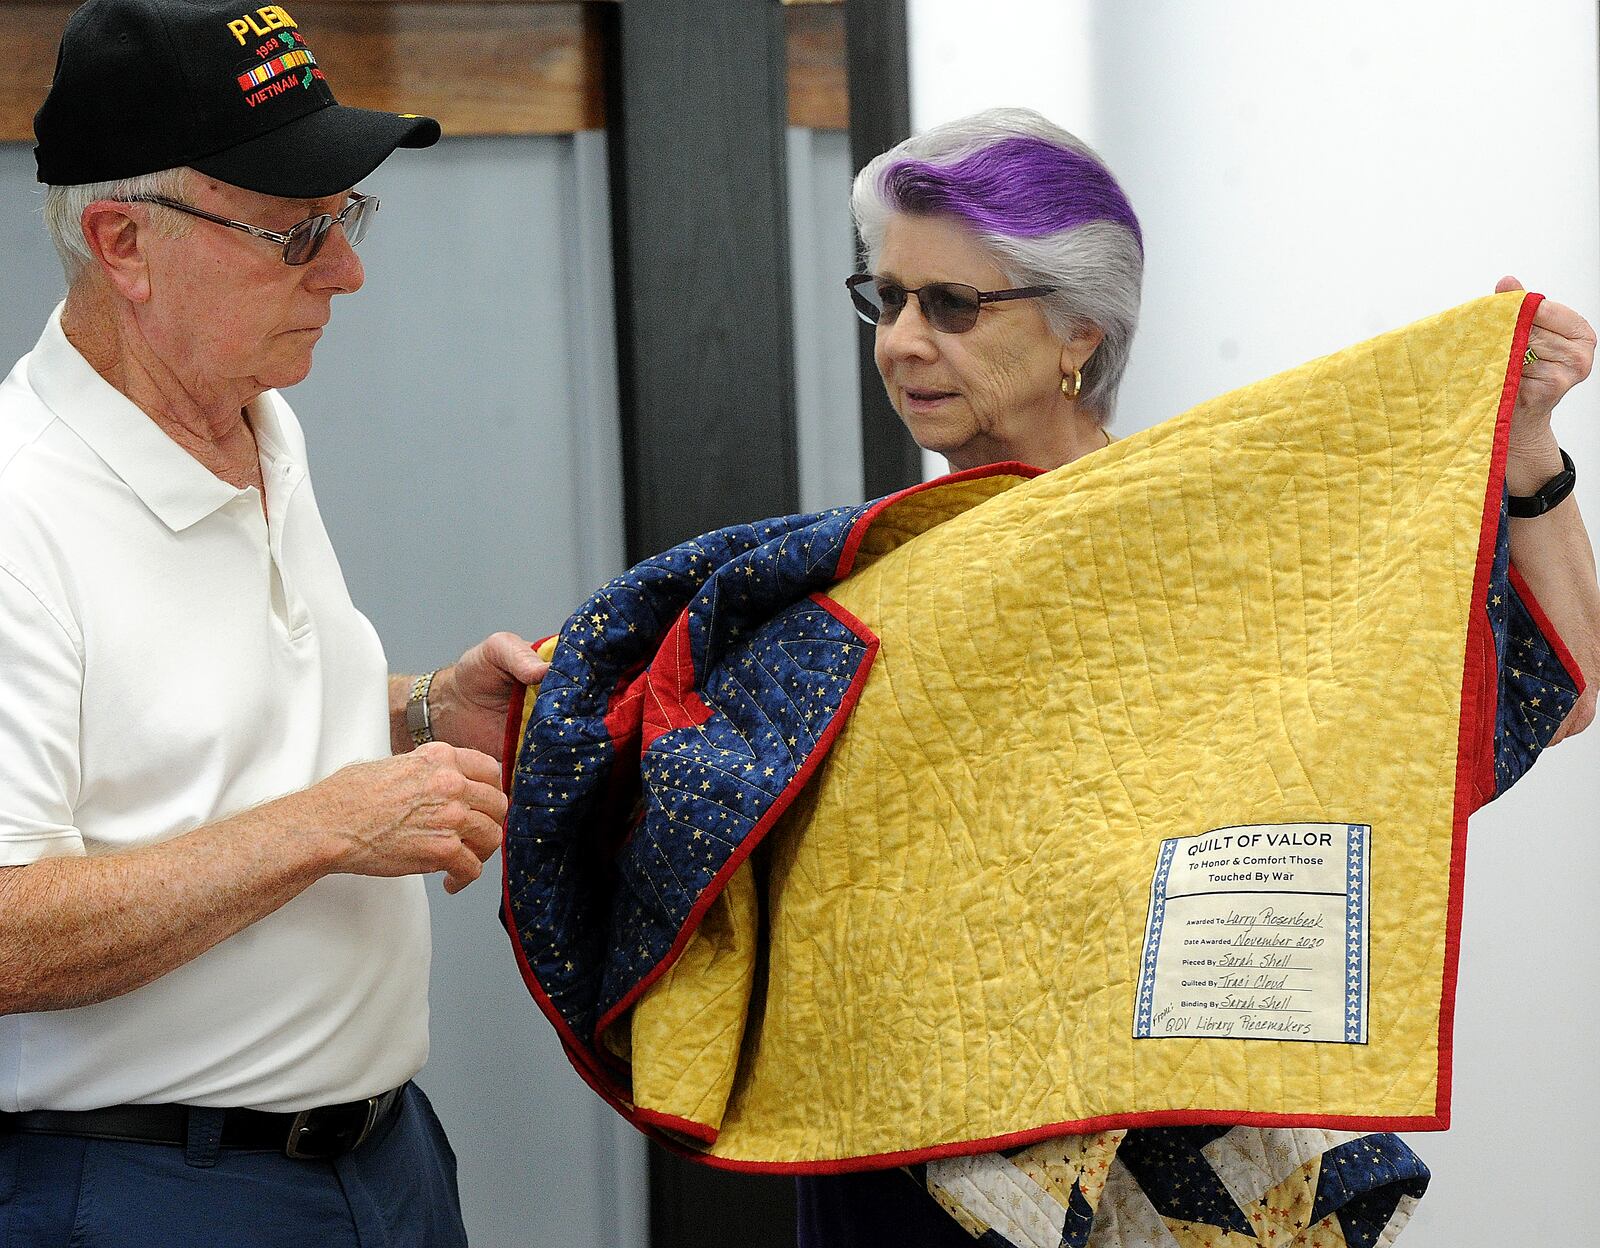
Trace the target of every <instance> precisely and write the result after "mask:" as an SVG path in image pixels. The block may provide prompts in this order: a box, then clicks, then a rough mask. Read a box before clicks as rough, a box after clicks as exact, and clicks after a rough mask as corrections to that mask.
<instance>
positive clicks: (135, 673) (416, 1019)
mask: <svg viewBox="0 0 1600 1248" xmlns="http://www.w3.org/2000/svg"><path fill="white" fill-rule="evenodd" d="M249 410H250V421H251V425H252V426H253V428H254V429H255V432H256V437H257V440H258V441H259V443H260V448H261V470H262V475H263V478H264V480H265V481H266V483H267V508H268V514H267V515H266V516H265V517H263V515H262V510H261V497H260V495H259V494H258V493H257V492H256V490H255V489H253V488H251V489H243V490H240V489H235V488H234V487H233V486H231V485H229V484H227V483H226V482H224V481H222V480H220V479H219V478H218V477H216V476H214V475H213V474H212V473H211V472H210V471H208V470H207V469H206V468H204V467H202V466H201V465H200V463H199V462H198V461H197V460H195V459H194V458H192V457H191V456H190V455H189V454H188V453H187V452H186V451H184V450H183V449H182V448H181V447H179V446H178V444H177V443H175V442H173V441H172V440H171V439H170V438H169V437H167V435H166V434H164V433H163V432H161V430H160V429H158V428H157V427H156V425H155V424H154V423H153V422H152V421H151V420H150V419H149V417H147V416H146V415H145V414H144V413H143V412H141V411H140V410H139V409H138V408H137V407H135V406H134V405H133V404H132V403H131V402H129V401H128V400H127V399H126V398H125V397H123V395H122V394H120V393H119V392H118V391H116V390H115V389H113V388H112V387H111V386H110V385H109V384H107V382H106V381H105V380H104V379H103V378H101V377H100V376H99V374H97V373H96V372H95V371H94V370H93V369H92V368H91V367H90V366H89V364H88V363H87V362H86V361H85V360H84V358H83V357H82V356H81V355H80V354H79V353H78V352H77V350H76V349H75V348H74V347H73V346H72V344H71V343H69V342H68V341H67V338H66V335H65V334H64V333H63V332H62V330H61V310H60V309H59V308H57V309H56V312H55V314H54V315H53V316H52V317H51V318H50V323H49V325H48V327H47V328H46V329H45V331H44V335H43V336H42V337H41V338H40V339H39V343H38V345H37V346H36V347H35V348H34V349H33V351H32V352H31V353H29V354H28V355H26V356H24V357H23V358H22V360H21V361H20V362H19V363H18V364H17V366H16V368H15V369H13V370H12V372H11V375H10V376H9V377H8V378H7V379H6V380H5V382H4V383H3V384H0V866H20V865H25V864H27V863H31V862H33V861H35V860H37V859H40V858H44V857H47V856H51V855H82V854H107V853H115V852H117V851H119V850H126V849H129V848H131V847H133V846H137V845H149V844H152V843H154V842H158V841H163V840H166V839H167V838H169V837H174V836H178V835H180V834H182V833H184V832H187V831H190V830H192V829H194V828H197V827H199V826H201V825H202V824H206V823H210V822H213V821H215V820H217V819H221V818H224V817H226V816H228V815H231V814H235V813H237V812H238V811H240V810H243V809H245V808H247V807H250V806H253V805H256V804H258V803H260V802H263V801H266V800H267V799H269V798H273V797H279V796H281V795H283V794H286V793H290V792H294V791H296V790H299V789H303V788H305V787H307V786H308V785H311V784H313V783H315V782H316V781H318V780H320V779H322V778H323V777H325V776H327V775H329V774H330V773H331V772H333V771H335V770H337V769H338V768H340V767H342V766H344V765H345V764H346V763H351V762H357V761H362V760H367V759H374V758H380V757H383V756H386V755H387V754H388V753H389V714H388V693H387V670H386V665H385V662H384V655H383V648H382V646H381V645H380V643H379V641H378V637H377V634H376V633H375V632H374V631H373V629H372V625H371V624H369V623H368V622H367V620H366V618H365V617H364V616H362V614H361V613H360V612H359V611H357V610H356V608H355V606H354V605H353V604H352V603H351V601H350V594H349V591H348V590H347V589H346V588H345V583H344V574H343V573H342V572H341V571H340V569H339V563H338V560H337V559H336V558H335V557H334V553H333V547H332V546H331V545H330V544H329V542H328V535H327V531H326V530H325V529H324V528H323V524H322V518H321V516H320V515H319V514H318V512H317V503H316V498H315V496H314V495H313V494H312V491H311V480H310V478H309V476H308V475H307V472H306V451H305V440H304V437H303V436H302V434H301V432H300V426H299V424H298V423H297V422H296V421H295V418H294V415H293V413H291V412H290V410H289V408H288V405H287V404H286V403H284V401H283V400H282V399H281V398H280V397H279V396H278V395H277V394H275V393H268V394H265V395H263V396H261V398H259V399H257V400H256V401H255V402H254V403H253V404H252V405H251V407H250V409H249ZM428 960H429V929H428V915H427V898H426V895H425V893H424V891H423V884H422V881H421V880H420V879H419V878H416V877H410V878H405V879H393V880H391V879H368V878H365V877H359V876H351V875H335V876H329V877H327V878H325V879H322V880H320V881H318V882H317V883H316V884H313V885H312V886H311V887H310V888H308V889H307V890H306V891H305V892H304V893H302V894H301V895H300V896H298V897H296V898H295V899H294V900H292V901H290V902H289V903H288V904H287V905H285V906H284V907H282V908H281V909H280V910H278V911H276V912H275V913H273V914H271V915H269V916H267V917H266V918H264V919H262V920H261V921H260V922H258V923H255V924H253V925H252V926H250V927H249V928H247V929H245V930H244V931H242V932H240V933H239V934H237V935H235V936H233V937H231V938H230V939H228V940H225V941H223V942H222V943H221V944H219V945H217V946H216V947H215V948H213V949H212V950H210V951H209V952H208V953H205V954H202V955H201V956H200V957H198V958H196V959H195V960H194V961H192V962H190V963H188V964H187V965H185V966H182V967H179V968H178V969H177V970H175V971H172V972H171V973H170V974H167V975H164V976H162V977H161V978H160V979H158V980H156V981H155V982H154V983H151V984H147V985H146V986H144V987H143V988H140V989H137V990H136V991H134V992H130V993H127V994H126V995H124V996H121V997H117V998H115V999H113V1000H110V1001H103V1002H101V1003H99V1004H97V1005H91V1006H86V1007H83V1008H81V1009H74V1010H58V1011H50V1012H45V1013H38V1014H21V1015H12V1016H9V1017H4V1018H0V1110H18V1109H37V1108H46V1109H90V1108H96V1107H100V1106H105V1105H117V1104H126V1103H136V1102H142V1103H150V1102H163V1101H185V1102H189V1103H192V1104H200V1105H230V1106H253V1107H256V1108H261V1109H272V1110H294V1109H303V1108H305V1107H307V1106H310V1105H320V1104H328V1103H332V1102H337V1101H347V1100H353V1099H356V1098H358V1097H364V1096H369V1095H372V1094H373V1093H376V1092H380V1091H382V1090H384V1089H386V1088H391V1087H394V1086H396V1085H397V1084H400V1083H403V1082H405V1080H406V1079H408V1078H410V1077H411V1075H413V1074H414V1073H416V1071H417V1070H418V1068H419V1067H421V1065H422V1063H423V1060H424V1058H425V1057H426V1056H427V1047H428V1041H427V1037H428V1004H427V985H428Z"/></svg>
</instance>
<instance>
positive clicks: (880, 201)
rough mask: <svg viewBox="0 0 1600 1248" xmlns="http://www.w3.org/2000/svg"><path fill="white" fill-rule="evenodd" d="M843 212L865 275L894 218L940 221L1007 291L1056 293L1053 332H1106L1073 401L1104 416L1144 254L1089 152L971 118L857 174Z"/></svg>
mask: <svg viewBox="0 0 1600 1248" xmlns="http://www.w3.org/2000/svg"><path fill="white" fill-rule="evenodd" d="M850 212H851V215H852V216H853V217H854V219H855V224H856V230H857V232H858V233H859V234H860V236H861V241H862V249H863V253H864V256H863V259H864V260H865V263H866V267H867V268H869V269H870V268H872V267H873V266H875V265H876V263H877V259H878V254H879V252H880V251H881V250H882V248H883V240H884V235H885V232H886V231H887V229H888V224H889V220H890V218H891V217H892V216H893V215H894V214H896V213H908V214H910V215H913V216H926V215H935V214H949V215H953V216H955V217H957V218H958V219H960V220H961V222H962V224H963V225H964V226H966V227H967V228H968V229H970V230H971V232H972V234H973V236H974V237H975V238H976V239H977V241H978V242H979V243H980V244H981V245H982V246H983V247H984V248H985V249H986V250H987V251H988V252H989V254H990V255H991V256H992V257H993V258H994V260H995V263H996V264H997V265H998V266H999V267H1000V269H1001V270H1002V271H1003V272H1004V273H1005V275H1006V278H1007V280H1008V281H1010V282H1011V283H1012V284H1013V285H1015V286H1054V287H1056V288H1057V289H1056V292H1055V293H1054V294H1052V295H1048V296H1046V297H1045V298H1044V299H1043V300H1041V303H1042V304H1043V307H1044V312H1045V318H1046V321H1047V322H1048V324H1049V325H1050V328H1051V330H1052V331H1053V332H1054V333H1056V334H1057V335H1058V336H1059V337H1061V338H1062V339H1067V338H1071V337H1074V336H1075V335H1076V334H1078V333H1081V332H1082V330H1083V329H1084V328H1085V327H1086V326H1094V327H1095V328H1097V329H1099V330H1100V331H1101V333H1102V334H1103V335H1104V338H1103V339H1102V341H1101V343H1100V346H1099V347H1098V348H1096V350H1095V352H1094V354H1093V355H1092V356H1090V358H1089V360H1088V362H1087V363H1086V364H1085V365H1084V369H1083V392H1082V395H1081V397H1080V398H1079V400H1078V402H1079V403H1080V404H1081V405H1082V406H1083V408H1084V409H1085V410H1087V411H1089V412H1092V413H1094V414H1095V415H1097V416H1098V417H1099V418H1100V420H1101V422H1102V423H1104V422H1105V421H1106V420H1109V419H1110V417H1111V413H1112V410H1113V408H1114V407H1115V405H1116V398H1117V390H1118V388H1119V387H1120V386H1121V385H1122V375H1123V371H1124V370H1125V369H1126V368H1127V365H1128V354H1129V351H1130V349H1131V348H1132V345H1133V334H1134V330H1135V329H1136V328H1137V327H1138V323H1139V297H1140V287H1141V285H1142V283H1143V280H1144V247H1143V243H1142V241H1141V237H1140V233H1139V225H1138V221H1137V219H1136V218H1135V217H1134V215H1133V209H1132V207H1131V206H1130V205H1129V204H1128V202H1127V197H1126V195H1124V194H1123V192H1122V188H1121V187H1120V186H1118V185H1117V182H1116V179H1115V178H1114V177H1113V176H1112V174H1111V171H1110V169H1108V168H1107V167H1106V164H1105V162H1104V161H1103V160H1101V159H1100V157H1099V155H1098V154H1096V152H1095V151H1094V149H1093V148H1091V147H1090V146H1089V145H1088V144H1087V143H1085V142H1083V141H1082V140H1081V139H1079V138H1077V137H1075V136H1074V135H1071V134H1069V133H1067V131H1065V130H1063V129H1061V127H1059V126H1057V125H1055V124H1054V123H1052V122H1050V121H1048V120H1046V119H1045V118H1044V117H1042V116H1040V115H1039V114H1038V113H1036V112H1033V111H1032V110H1030V109H1025V108H995V109H989V110H988V111H986V112H981V113H974V114H973V115H972V116H970V117H963V118H961V119H960V120H957V121H952V122H947V123H945V124H944V125H941V126H935V127H934V128H932V129H931V130H927V131H924V132H923V133H922V134H918V135H913V136H912V137H911V138H909V139H907V140H906V141H905V142H903V143H900V144H898V145H897V146H895V147H893V148H891V149H890V150H889V151H887V152H884V153H883V154H882V155H881V156H877V157H875V158H874V159H873V160H872V161H870V162H869V163H868V164H867V166H866V167H865V168H864V169H862V170H861V172H860V173H858V174H857V175H856V180H855V185H854V186H853V187H852V188H851V193H850Z"/></svg>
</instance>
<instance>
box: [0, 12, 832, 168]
mask: <svg viewBox="0 0 1600 1248" xmlns="http://www.w3.org/2000/svg"><path fill="white" fill-rule="evenodd" d="M752 2H756V0H752ZM74 7H76V5H75V4H73V3H63V2H62V0H0V142H27V143H31V142H32V141H33V114H34V110H36V109H37V108H38V107H39V104H40V102H41V101H42V100H43V99H44V95H45V92H46V91H47V90H48V89H49V86H50V75H51V73H52V72H53V71H54V69H55V62H56V45H57V43H59V42H60V39H61V30H62V28H63V27H64V26H65V25H66V22H67V17H68V15H69V14H70V13H71V12H72V10H73V8H74ZM617 8H618V5H617V4H616V3H615V0H588V2H587V3H574V2H573V0H414V2H411V3H395V2H394V0H300V2H299V3H297V4H295V5H294V8H293V12H294V13H295V15H296V17H297V18H299V19H300V20H301V21H303V22H304V23H305V25H306V28H307V30H308V31H310V32H311V44H312V47H313V48H314V49H315V51H316V54H317V59H318V60H319V61H320V62H321V63H322V65H323V66H324V68H326V69H327V71H328V76H329V78H330V80H331V81H332V82H333V84H334V92H335V94H337V95H338V97H339V101H340V103H343V104H353V105H356V106H357V107H360V108H378V109H383V110H385V111H388V112H408V113H423V114H425V115H426V116H429V117H437V118H438V119H439V122H440V124H441V125H442V126H443V127H444V132H445V133H446V134H448V135H484V134H571V133H573V132H574V131H578V130H594V129H599V128H601V127H603V126H604V125H605V100H604V96H605V91H604V84H603V81H602V79H603V76H604V75H603V63H604V59H605V58H604V54H603V49H602V48H601V46H600V43H601V37H600V34H599V27H600V21H599V19H600V15H601V14H603V13H607V12H611V13H614V12H616V11H617ZM784 15H785V17H786V19H787V21H786V25H787V28H788V40H787V47H788V66H789V96H790V101H791V105H790V113H789V123H790V124H791V125H796V126H810V127H812V128H815V129H828V130H842V129H844V128H845V126H846V124H847V122H848V107H847V103H846V88H845V67H844V21H843V10H842V8H841V7H840V4H839V0H825V2H824V3H810V4H804V5H798V6H796V7H793V8H789V9H787V10H785V14H784Z"/></svg>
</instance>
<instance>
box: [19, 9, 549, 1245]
mask: <svg viewBox="0 0 1600 1248" xmlns="http://www.w3.org/2000/svg"><path fill="white" fill-rule="evenodd" d="M35 128H36V132H37V135H38V140H39V143H38V149H37V155H38V163H39V177H40V180H41V181H42V182H45V183H47V184H49V186H50V189H49V191H48V194H47V205H46V215H47V218H48V224H49V226H50V229H51V231H52V233H53V235H54V238H55V242H56V245H57V247H58V249H59V250H60V252H61V255H62V258H63V261H64V263H65V265H66V268H67V273H68V280H69V290H68V294H67V298H66V301H65V303H64V304H63V305H62V306H61V307H60V308H59V309H57V311H56V313H55V314H54V315H53V316H52V317H51V318H50V321H49V324H48V325H47V326H46V328H45V330H44V333H43V336H42V337H41V338H40V340H39V343H38V345H37V346H36V347H35V349H34V350H33V351H32V352H30V353H29V354H28V355H27V356H26V357H25V358H24V359H23V360H22V361H21V362H20V363H19V364H18V365H17V366H16V368H15V370H14V371H13V372H12V373H11V375H10V377H9V378H8V379H7V380H6V381H5V383H4V385H3V387H0V636H3V637H4V638H5V642H4V649H3V651H0V656H3V657H0V1013H3V1015H4V1017H0V1241H3V1242H5V1243H9V1244H23V1243H26V1244H30V1245H31V1244H57V1243H59V1244H66V1243H67V1242H68V1241H69V1239H70V1241H71V1242H73V1243H79V1242H83V1243H93V1244H137V1245H150V1246H154V1245H161V1246H162V1248H173V1246H175V1245H188V1244H196V1245H198V1244H206V1245H215V1244H222V1243H226V1244H229V1245H231V1246H235V1248H237V1246H240V1245H255V1244H297V1245H299V1244H305V1243H316V1244H318V1245H319V1246H329V1248H331V1246H332V1245H340V1244H351V1245H354V1244H357V1243H359V1244H362V1245H371V1244H384V1245H399V1244H429V1245H438V1244H453V1243H462V1242H464V1239H465V1236H464V1232H463V1230H462V1225H461V1217H460V1209H459V1199H458V1196H457V1193H456V1187H455V1164H454V1158H453V1156H452V1154H451V1153H450V1150H449V1145H448V1144H447V1143H446V1142H445V1140H444V1137H443V1135H442V1133H441V1131H440V1128H439V1125H438V1122H437V1120H436V1119H435V1118H434V1117H433V1115H432V1113H431V1111H430V1109H429V1108H428V1105H427V1101H426V1100H425V1098H424V1097H423V1096H422V1093H421V1092H420V1091H418V1090H417V1089H416V1087H415V1086H414V1085H413V1084H411V1083H410V1079H411V1077H412V1075H414V1074H415V1073H416V1072H417V1070H418V1069H419V1068H420V1067H421V1065H422V1063H423V1060H424V1058H425V1057H426V1056H427V1048H428V1013H427V998H426V991H427V982H428V961H429V930H428V915H427V902H426V898H425V893H424V889H423V884H422V879H421V876H422V875H423V874H425V873H429V872H442V873H444V875H445V877H446V879H445V888H446V890H447V891H449V892H455V891H457V890H459V889H460V888H463V887H465V886H466V885H467V884H469V883H470V882H472V881H473V880H474V879H476V878H477V876H478V875H479V873H480V871H481V869H482V863H483V862H484V861H485V860H486V859H488V858H489V856H490V855H491V854H492V853H493V852H494V850H495V849H496V848H497V847H498V845H499V839H500V824H501V821H502V819H503V816H504V812H505V801H504V798H503V797H502V795H501V793H500V789H499V786H498V768H497V763H496V760H495V758H493V757H491V755H492V754H494V753H497V752H498V750H499V748H500V747H499V736H500V731H501V725H502V723H503V717H504V713H505V707H506V703H507V699H508V691H509V688H510V686H511V684H512V683H513V682H528V681H535V680H537V679H538V678H539V676H540V675H541V674H542V671H543V668H542V665H540V664H538V663H537V662H536V661H535V660H534V659H533V657H532V654H531V651H530V650H529V648H528V646H527V644H526V643H525V642H523V641H521V640H520V639H519V638H516V637H514V636H511V635H510V634H497V635H496V636H494V637H491V638H489V639H488V640H487V641H485V642H483V643H482V644H480V645H478V646H476V647H474V648H473V649H471V650H469V651H468V652H467V653H466V654H465V655H464V656H463V657H462V658H461V659H460V661H459V662H457V663H456V664H454V665H452V666H451V667H448V668H445V669H443V670H442V671H439V672H437V673H434V674H433V675H432V678H431V680H430V678H429V677H424V678H422V679H420V680H416V681H413V680H412V679H411V678H410V677H394V676H388V675H387V672H386V665H385V662H384V655H383V650H382V648H381V646H380V644H379V642H378V638H377V636H376V635H375V634H374V632H373V630H372V627H371V625H369V624H368V622H367V621H366V620H365V619H364V618H363V617H362V615H361V614H360V612H358V611H357V610H356V608H355V607H354V606H353V605H352V604H351V601H350V597H349V594H348V592H347V590H346V588H345V584H344V579H343V576H342V574H341V572H340V569H339V565H338V562H337V561H336V559H335V558H334V553H333V550H332V548H331V546H330V545H329V542H328V536H327V533H326V531H325V530H324V528H323V525H322V521H321V519H320V517H319V515H318V512H317V504H316V499H315V496H314V495H313V492H312V488H311V483H310V479H309V477H308V474H307V467H306V448H305V441H304V438H303V436H302V434H301V431H300V427H299V425H298V424H297V423H296V421H295V418H294V416H293V414H292V413H291V412H290V410H289V407H288V405H287V404H286V403H285V402H284V401H283V399H282V398H281V397H279V395H278V394H277V393H276V390H277V389H278V388H280V387H283V386H289V385H293V384H294V383H296V382H298V381H300V380H301V379H302V378H304V377H305V376H306V374H307V372H308V371H309V370H310V367H311V359H312V353H313V351H314V349H315V347H316V344H317V340H318V339H319V338H320V337H321V334H322V331H323V327H324V326H325V325H326V324H327V322H328V318H329V314H330V305H331V304H332V301H333V297H334V296H335V295H342V294H349V293H352V292H354V291H355V290H357V289H358V288H359V287H360V286H361V283H362V268H361V263H360V261H359V260H358V259H357V258H356V254H355V252H354V251H353V250H352V248H353V245H354V244H355V243H356V242H357V241H359V239H360V237H361V235H362V234H363V233H364V231H365V230H366V229H367V228H368V227H369V226H370V224H371V221H372V218H373V214H374V213H375V211H376V209H377V201H376V200H375V199H373V198H370V197H367V196H363V195H361V194H358V193H357V192H355V191H354V190H352V189H351V188H352V187H354V186H355V185H356V184H357V183H358V182H359V181H360V180H361V179H362V178H364V177H365V176H366V175H367V174H368V173H370V172H371V171H372V170H373V169H374V168H376V167H377V165H378V164H379V163H381V162H382V161H383V160H384V159H385V158H387V157H388V155H389V154H390V153H391V152H392V151H393V150H394V149H395V148H396V147H397V146H407V147H425V146H428V145H430V144H432V143H433V142H435V141H436V140H437V138H438V135H439V127H438V125H437V123H435V122H434V121H432V120H430V119H427V118H421V117H412V116H394V115H391V114H386V113H377V112H371V111H367V110H360V109H352V108H346V107H343V106H341V105H339V104H337V103H336V102H335V100H334V97H333V95H332V93H331V91H330V89H329V87H328V84H327V82H326V80H325V78H324V76H323V72H322V70H321V69H320V68H319V67H318V65H317V62H316V58H315V56H314V54H313V53H312V51H311V48H310V47H309V45H308V44H307V42H306V40H305V39H304V37H303V36H302V34H301V32H300V30H299V28H298V26H297V25H296V23H295V21H294V19H293V18H292V17H291V16H290V14H289V13H288V12H287V11H286V10H284V9H283V8H281V7H278V6H266V7H264V8H260V9H255V10H251V11H246V12H241V11H239V10H237V9H235V8H230V7H221V6H218V5H217V4H215V3H212V2H211V0H204V2H202V3H196V2H192V0H90V3H88V4H86V5H85V6H84V7H83V8H82V9H80V10H79V11H78V12H77V13H76V14H75V15H74V16H73V18H72V19H71V21H70V22H69V24H68V26H67V29H66V32H65V34H64V36H63V39H62V45H61V54H60V59H59V61H58V64H57V69H56V75H55V80H54V83H53V85H52V87H51V89H50V93H49V96H48V98H47V99H46V100H45V102H44V105H43V107H42V108H41V109H40V111H39V114H38V117H37V119H36V123H35ZM413 745H416V746H417V747H418V748H415V749H413V748H412V747H413ZM391 747H392V749H393V752H394V756H393V757H391V756H390V755H391Z"/></svg>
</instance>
